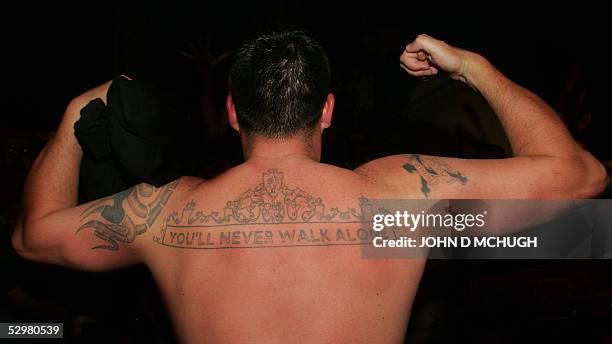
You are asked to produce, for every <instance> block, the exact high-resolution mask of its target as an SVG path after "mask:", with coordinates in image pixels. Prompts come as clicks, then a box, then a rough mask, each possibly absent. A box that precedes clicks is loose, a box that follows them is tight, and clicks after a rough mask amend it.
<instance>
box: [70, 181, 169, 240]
mask: <svg viewBox="0 0 612 344" xmlns="http://www.w3.org/2000/svg"><path fill="white" fill-rule="evenodd" d="M178 182H179V180H176V181H174V182H171V183H170V184H167V185H165V186H162V187H159V188H156V187H154V186H152V185H149V184H138V185H136V186H134V187H132V188H129V189H127V190H125V191H122V192H119V193H117V194H114V195H112V196H109V197H106V198H103V199H101V200H99V201H98V202H96V203H94V204H92V205H91V206H90V207H88V208H87V209H85V211H83V213H82V214H81V222H82V223H83V224H82V225H81V226H80V227H79V228H78V229H77V231H76V233H77V234H78V233H79V232H81V231H83V230H87V229H90V230H93V233H94V234H95V235H96V236H97V237H98V238H100V239H102V240H103V241H105V242H106V243H105V244H103V245H98V246H95V247H92V249H107V250H112V251H117V250H118V249H119V243H122V244H129V243H132V242H134V240H135V238H136V236H138V235H141V234H143V233H145V232H146V231H147V230H149V229H150V228H151V226H152V225H153V223H154V222H155V220H156V219H157V217H158V216H159V214H160V213H161V211H162V210H163V208H164V205H165V204H166V203H167V202H168V199H169V198H170V196H171V195H172V192H174V189H175V188H176V186H177V185H178Z"/></svg>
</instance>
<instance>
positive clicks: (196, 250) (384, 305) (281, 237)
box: [137, 161, 424, 343]
mask: <svg viewBox="0 0 612 344" xmlns="http://www.w3.org/2000/svg"><path fill="white" fill-rule="evenodd" d="M381 196H386V195H383V193H382V192H381V190H376V189H375V188H373V187H372V186H371V185H370V184H368V183H367V179H366V178H365V177H363V176H361V175H358V174H357V173H355V172H352V171H348V170H344V169H340V168H337V167H333V166H329V165H323V164H319V163H314V162H312V161H310V162H308V161H296V162H288V163H280V164H278V165H275V166H256V167H254V166H251V165H250V164H248V163H247V164H243V165H241V166H238V167H236V168H233V169H231V170H230V171H227V172H226V173H224V174H222V175H220V176H219V177H217V178H215V179H213V180H210V181H201V180H197V179H191V178H190V179H186V178H183V180H181V182H180V183H179V184H178V185H177V186H176V189H175V190H174V191H173V196H172V200H171V201H170V202H168V204H167V207H166V208H165V213H162V215H161V216H167V217H168V220H167V221H166V224H165V226H163V227H162V226H160V228H152V230H150V231H147V232H146V233H145V234H143V236H145V237H146V239H145V240H140V239H139V240H138V241H137V242H140V243H142V248H141V249H142V252H143V255H144V257H145V258H144V260H145V262H146V264H147V266H149V267H150V270H151V272H152V273H153V275H154V277H155V279H156V281H157V283H158V286H159V288H160V290H161V293H162V295H163V297H164V299H165V301H166V304H167V306H168V309H169V311H170V313H171V314H172V318H173V321H174V324H175V328H176V329H177V330H178V333H179V334H180V336H181V338H182V339H183V340H184V341H185V342H190V343H202V342H207V343H208V342H219V343H221V342H236V343H239V342H261V343H277V342H278V343H286V342H292V343H299V342H310V343H325V342H335V343H340V342H385V343H393V342H401V341H402V339H403V337H404V331H405V324H406V323H407V320H408V316H409V313H410V309H411V305H412V301H413V298H414V295H415V293H416V290H417V286H418V282H419V279H420V276H421V272H422V269H423V266H424V261H422V260H421V261H419V260H404V261H401V260H367V259H361V245H362V244H367V242H368V241H371V239H370V240H368V237H369V235H370V234H369V232H368V231H367V230H366V229H364V226H363V225H362V222H361V212H360V207H359V201H360V198H363V197H381Z"/></svg>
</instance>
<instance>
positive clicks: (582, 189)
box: [568, 150, 608, 199]
mask: <svg viewBox="0 0 612 344" xmlns="http://www.w3.org/2000/svg"><path fill="white" fill-rule="evenodd" d="M573 169H574V170H575V171H576V173H575V175H574V177H573V178H572V179H573V183H568V184H569V185H572V190H569V192H570V195H569V196H570V198H574V199H584V198H596V197H597V196H599V195H600V194H601V193H602V192H603V191H604V190H605V189H606V186H607V184H608V172H607V171H606V168H605V167H604V165H603V164H602V163H601V162H599V160H597V159H596V158H595V157H593V156H592V155H591V153H589V152H588V151H586V150H584V151H582V152H581V158H580V160H579V163H578V164H577V166H575V167H573Z"/></svg>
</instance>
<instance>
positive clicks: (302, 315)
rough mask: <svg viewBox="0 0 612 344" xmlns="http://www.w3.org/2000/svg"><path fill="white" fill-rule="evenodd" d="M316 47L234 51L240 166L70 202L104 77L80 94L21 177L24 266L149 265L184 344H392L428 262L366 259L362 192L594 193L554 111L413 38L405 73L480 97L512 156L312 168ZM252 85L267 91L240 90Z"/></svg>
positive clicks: (285, 41)
mask: <svg viewBox="0 0 612 344" xmlns="http://www.w3.org/2000/svg"><path fill="white" fill-rule="evenodd" d="M257 44H263V46H260V47H259V48H258V49H256V48H253V46H257ZM302 46H303V47H302ZM300 49H302V50H300ZM317 50H318V51H320V50H321V48H320V47H318V45H317V44H315V43H313V41H312V40H311V39H310V38H308V37H306V36H304V35H303V34H302V33H282V34H272V35H269V36H265V37H263V38H262V39H260V40H257V41H256V42H255V43H251V45H246V48H245V50H244V54H242V55H240V56H242V57H239V58H238V59H237V60H238V62H237V63H235V64H236V65H237V66H238V67H236V68H235V70H234V71H233V72H232V73H233V75H234V76H235V78H233V79H232V94H231V95H229V96H228V98H227V109H228V120H229V123H230V125H232V127H233V128H234V129H236V130H237V131H238V132H239V133H240V135H241V139H242V143H243V149H244V153H245V160H246V162H245V163H243V164H242V165H240V166H237V167H235V168H233V169H230V170H229V171H227V172H225V173H223V174H221V175H219V176H218V177H216V178H214V179H211V180H206V181H203V180H201V179H197V178H191V177H183V178H181V179H179V180H178V181H174V182H171V183H169V184H167V185H165V186H161V187H159V188H156V187H153V186H151V185H148V184H139V185H137V186H135V187H133V188H131V189H128V190H125V191H123V192H121V193H118V194H116V195H112V196H109V197H107V198H104V199H101V200H98V201H94V202H90V203H88V204H83V205H78V206H77V205H76V189H77V181H78V166H79V163H80V157H81V154H82V152H81V150H80V147H79V145H78V143H77V142H76V140H75V139H74V135H73V129H72V127H73V125H74V122H75V121H76V119H77V118H78V116H79V115H78V113H79V110H80V109H81V108H82V107H83V106H84V104H86V103H87V102H88V101H90V100H91V99H94V98H102V99H103V100H104V99H105V95H106V90H107V89H108V83H107V84H104V85H102V86H100V87H98V88H96V89H93V90H91V91H89V92H86V93H85V94H83V95H82V96H80V97H77V98H76V99H75V100H73V102H71V104H70V105H69V106H68V108H67V110H66V113H65V115H64V118H63V120H62V123H61V125H60V128H59V129H58V133H57V135H56V136H55V137H54V139H53V140H52V141H51V142H50V143H49V144H48V145H47V146H46V147H45V149H44V150H43V151H42V152H41V154H40V156H39V157H38V159H37V161H36V163H35V164H34V166H33V168H32V171H31V173H30V176H29V177H28V182H27V184H26V187H25V191H24V199H25V201H24V215H23V216H22V219H21V220H20V222H19V223H18V224H17V226H16V228H15V232H14V234H13V246H14V247H15V248H16V250H17V251H18V252H19V253H20V254H21V255H22V256H24V257H26V258H29V259H32V260H36V261H44V262H47V263H53V264H58V265H63V266H68V267H72V268H77V269H83V270H90V271H103V270H110V269H117V268H121V267H124V266H127V265H131V264H138V263H144V264H146V265H147V266H148V267H149V269H150V270H151V271H152V273H153V275H154V277H155V279H156V281H157V283H158V285H159V288H160V290H161V293H162V295H163V297H164V299H165V301H166V304H167V307H168V309H169V311H170V313H171V315H172V318H173V321H174V325H175V328H176V329H177V333H178V334H179V336H180V338H181V339H182V340H183V341H184V342H192V343H200V342H203V341H205V342H212V343H215V342H223V343H232V342H233V343H240V342H261V343H273V342H283V343H285V342H290V343H291V342H311V343H320V342H351V343H355V342H363V343H368V342H376V343H379V342H385V343H386V342H401V341H402V339H403V336H404V332H405V330H406V324H407V322H408V319H409V315H410V309H411V306H412V302H413V299H414V296H415V293H416V290H417V286H418V283H419V279H420V276H421V273H422V270H423V266H424V261H421V260H380V259H377V260H374V259H371V260H370V259H362V257H361V247H362V246H363V245H367V244H370V243H371V240H368V239H371V238H370V237H369V235H370V233H368V231H367V230H365V229H364V228H363V226H362V213H361V207H360V205H361V202H362V200H364V199H366V198H401V199H408V198H410V199H414V198H422V199H449V198H583V197H591V196H594V195H596V194H597V193H598V192H600V191H601V190H602V189H603V187H604V186H605V179H606V175H605V170H604V169H603V168H602V166H601V164H599V162H598V161H597V160H595V159H594V158H593V157H592V156H591V155H590V154H589V153H588V152H586V151H584V150H583V149H582V148H581V147H580V146H579V145H578V144H577V143H576V142H575V141H574V140H573V139H572V137H571V135H570V134H569V133H568V132H567V130H566V129H565V127H564V126H563V124H562V123H561V121H560V120H559V118H558V116H557V114H556V112H555V111H554V110H552V109H551V108H550V107H549V106H548V105H546V104H545V103H544V102H543V101H542V100H540V99H539V98H538V97H537V96H535V95H534V94H532V93H530V92H529V91H527V90H525V89H523V88H521V87H520V86H518V85H516V84H514V83H512V82H511V81H510V80H508V79H506V78H505V77H504V76H503V74H501V73H500V72H499V71H497V70H496V69H495V68H494V67H493V66H492V65H490V64H489V63H488V61H486V60H485V59H484V58H483V57H481V56H479V55H476V54H474V53H470V52H467V51H464V50H461V49H458V48H455V47H452V46H450V45H448V44H446V43H444V42H441V41H438V40H435V39H433V38H431V37H429V36H424V35H422V36H419V37H418V38H417V40H415V41H414V42H412V43H410V44H408V45H407V46H406V50H405V51H404V53H403V54H402V56H401V58H400V61H401V66H402V68H404V69H405V70H406V71H407V72H408V73H409V74H411V75H413V76H427V75H433V74H436V73H438V69H440V70H443V71H445V72H447V73H448V74H449V76H450V77H452V78H455V79H458V80H462V81H464V82H466V83H467V84H469V85H470V86H471V87H473V88H474V89H476V90H478V91H479V92H481V94H482V95H483V96H484V97H485V99H487V101H488V102H489V103H490V104H491V106H492V108H493V109H494V110H495V111H496V113H497V115H498V117H499V119H500V121H501V123H502V125H503V126H504V129H505V130H506V133H507V134H508V137H509V139H510V142H511V145H512V148H513V151H514V154H515V156H514V157H512V158H508V159H497V160H465V159H453V158H443V157H431V156H422V155H417V154H413V155H398V156H390V157H384V158H381V159H378V160H374V161H372V162H369V163H367V164H365V165H363V166H361V167H359V168H357V169H356V170H355V171H349V170H344V169H341V168H337V167H333V166H329V165H324V164H321V163H319V161H320V154H321V135H322V131H323V130H324V129H325V128H327V127H329V125H330V124H331V118H332V111H333V106H334V97H333V95H332V94H331V93H330V94H327V93H325V92H327V89H326V86H325V83H323V84H322V86H321V85H319V84H317V82H316V81H317V80H318V79H317V78H314V77H309V78H304V79H303V80H301V79H300V80H301V81H300V82H292V80H294V79H296V78H297V79H299V78H301V77H302V75H307V74H308V73H307V72H308V71H309V69H308V68H309V66H304V65H300V63H302V62H303V61H304V60H308V59H311V60H312V61H311V62H312V63H311V65H312V64H317V63H318V64H319V65H318V66H319V67H321V68H318V69H315V70H314V71H310V72H312V74H313V76H316V75H318V74H317V73H318V72H320V71H321V70H325V68H324V67H325V62H326V58H324V56H323V54H319V55H316V54H315V55H314V57H313V55H308V54H311V53H312V51H317ZM269 51H272V52H273V53H271V54H272V57H270V56H264V58H263V59H261V60H262V61H264V62H265V61H268V62H269V61H271V60H272V61H273V62H274V61H276V62H274V63H272V64H268V65H266V64H265V63H268V62H265V63H264V65H263V67H262V66H261V63H260V64H257V63H255V66H256V67H257V66H259V67H258V68H259V69H257V68H255V67H253V66H251V64H250V63H251V62H252V61H251V60H253V59H255V60H257V59H258V58H260V54H263V55H265V54H266V52H269ZM306 51H308V53H307V52H306ZM299 54H303V55H299ZM298 55H299V58H296V56H298ZM275 59H276V60H275ZM245 61H246V62H245ZM249 61H251V62H249ZM257 61H259V60H257ZM257 61H256V62H257ZM288 61H290V62H288ZM296 61H297V62H296ZM260 62H261V61H260ZM258 63H259V62H258ZM292 63H294V64H292ZM241 66H242V67H241ZM264 67H265V68H264ZM298 67H299V68H298ZM300 68H301V69H300ZM253 70H258V71H259V72H260V74H258V75H255V76H253V75H252V71H253ZM296 70H297V71H299V73H295V71H296ZM292 73H293V74H292ZM328 74H329V73H327V74H325V73H323V74H322V75H323V76H322V78H323V79H325V78H328V76H329V75H328ZM288 75H289V77H288ZM241 78H243V79H241ZM275 78H276V79H275ZM268 80H276V81H277V82H276V83H274V82H269V81H268ZM257 82H260V83H261V84H259V88H257V90H258V92H260V93H262V94H264V95H263V96H261V95H259V93H257V92H251V91H248V90H249V88H252V87H254V86H252V84H253V83H255V84H256V83H257ZM304 85H308V87H304ZM275 86H278V89H274V87H275ZM319 86H320V87H319ZM316 87H319V88H320V90H319V91H321V90H322V91H321V92H318V94H317V95H316V97H315V96H313V94H312V92H311V91H312V89H314V88H316ZM271 90H272V91H273V92H272V91H271ZM266 92H267V93H266ZM291 92H297V93H296V94H297V96H296V95H295V94H293V93H291ZM300 92H302V93H300ZM254 94H255V95H257V97H255V98H254V99H250V98H249V97H253V95H254ZM258 97H259V98H258ZM283 97H284V98H283ZM310 98H312V99H315V98H316V99H315V101H312V102H308V101H307V100H308V99H310ZM241 99H242V100H241ZM245 99H246V100H249V99H250V103H249V102H246V105H245V101H246V100H245ZM295 99H302V100H303V99H306V100H304V104H302V103H299V102H298V103H296V101H295ZM279 104H281V105H282V106H281V105H279ZM305 104H306V105H309V106H311V107H310V108H309V107H308V106H306V105H305ZM313 104H314V105H313ZM260 108H263V110H265V111H263V110H262V111H263V112H262V111H259V112H258V111H256V110H257V109H260ZM254 109H255V110H254ZM304 109H305V110H304ZM312 109H315V110H313V111H314V112H313V111H311V110H312ZM260 110H261V109H260ZM254 114H256V115H257V116H255V115H254ZM271 114H272V115H271ZM296 114H298V115H296ZM251 115H252V116H251ZM241 116H242V117H241ZM58 162H61V163H58Z"/></svg>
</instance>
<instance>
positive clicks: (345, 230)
mask: <svg viewBox="0 0 612 344" xmlns="http://www.w3.org/2000/svg"><path fill="white" fill-rule="evenodd" d="M364 202H365V201H364V199H362V202H361V203H360V207H361V205H362V204H365V203H364ZM361 223H362V211H359V210H357V209H355V208H350V207H349V208H347V209H340V208H339V207H331V208H329V209H327V208H326V205H325V203H324V202H323V200H322V199H321V198H320V197H315V196H313V195H311V194H309V193H308V192H306V191H304V190H302V189H300V188H299V187H295V188H292V187H289V186H287V185H286V184H285V183H284V181H283V173H282V172H280V171H278V170H276V169H270V170H268V171H267V172H265V173H263V175H262V181H261V182H260V183H259V184H258V185H257V186H256V187H255V188H252V189H248V190H247V191H245V192H244V193H243V194H242V195H240V197H239V198H238V199H235V200H232V201H229V202H227V203H226V206H225V207H224V208H223V210H222V211H221V212H218V211H210V212H205V211H202V210H198V209H196V203H195V202H194V201H191V202H189V203H187V204H186V205H185V207H184V208H183V209H182V211H180V212H174V213H172V214H170V215H169V216H168V218H167V220H166V224H165V226H164V227H163V228H162V229H161V230H160V232H159V235H156V236H154V237H153V240H154V241H155V242H156V243H158V244H161V245H164V246H172V247H177V248H189V249H225V248H259V247H288V246H331V245H361V244H363V243H364V242H368V240H370V239H371V237H372V233H371V230H369V229H365V228H362V226H361ZM278 225H283V228H282V229H279V228H275V227H276V226H278Z"/></svg>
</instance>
